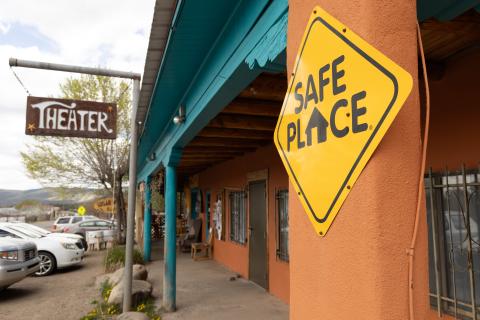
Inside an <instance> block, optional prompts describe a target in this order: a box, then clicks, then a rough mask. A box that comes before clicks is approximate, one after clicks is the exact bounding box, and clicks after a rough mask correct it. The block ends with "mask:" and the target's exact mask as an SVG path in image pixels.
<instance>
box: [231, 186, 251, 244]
mask: <svg viewBox="0 0 480 320" xmlns="http://www.w3.org/2000/svg"><path fill="white" fill-rule="evenodd" d="M245 194H246V193H245V192H244V191H232V192H230V194H229V197H230V240H232V241H233V242H237V243H240V244H245V243H246V238H247V236H246V229H247V228H246V225H247V215H246V210H245V208H246V204H245Z"/></svg>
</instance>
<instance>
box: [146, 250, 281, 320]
mask: <svg viewBox="0 0 480 320" xmlns="http://www.w3.org/2000/svg"><path fill="white" fill-rule="evenodd" d="M152 249H153V250H152V258H153V262H151V263H149V264H148V265H147V269H148V272H149V276H148V277H149V279H148V280H149V281H150V282H152V284H153V287H154V292H153V294H154V296H155V297H156V304H157V305H159V306H160V305H161V300H162V298H161V297H162V275H163V259H162V258H161V255H160V254H159V253H161V252H162V251H163V250H162V248H160V247H159V246H158V245H156V246H154V248H152ZM232 277H233V278H235V280H233V281H232V280H230V278H232ZM288 313H289V307H288V305H286V304H285V303H283V302H282V301H280V300H279V299H277V298H275V297H274V296H272V295H270V294H269V293H268V292H266V291H265V290H264V289H263V288H260V287H258V286H257V285H255V284H253V283H252V282H249V281H247V280H244V279H242V278H238V279H237V278H236V277H235V273H233V272H231V271H229V270H227V269H226V268H224V267H223V266H221V265H220V264H218V263H216V262H214V261H213V260H205V261H198V262H195V261H193V260H192V259H191V258H190V255H189V254H181V253H178V252H177V311H176V312H174V313H166V314H163V315H162V320H177V319H196V320H202V319H208V320H216V319H219V320H220V319H221V320H224V319H228V320H237V319H239V320H240V319H241V320H245V319H247V320H256V319H262V320H264V319H268V320H270V319H271V320H277V319H279V320H280V319H282V320H283V319H288Z"/></svg>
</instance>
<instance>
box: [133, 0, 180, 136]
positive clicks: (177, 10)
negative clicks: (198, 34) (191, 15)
mask: <svg viewBox="0 0 480 320" xmlns="http://www.w3.org/2000/svg"><path fill="white" fill-rule="evenodd" d="M183 4H184V1H183V0H179V1H178V2H177V4H176V8H175V13H174V14H173V18H172V22H171V23H170V30H169V31H168V36H167V43H166V44H165V48H164V50H163V52H164V54H163V55H162V61H161V62H160V67H159V68H158V73H157V78H156V79H155V84H154V86H153V91H152V92H153V95H152V97H150V101H149V104H148V109H147V114H146V116H145V119H144V123H147V121H148V115H149V114H150V107H151V103H152V101H153V100H154V98H155V94H156V92H157V85H158V82H159V78H160V75H161V73H162V70H163V68H164V66H165V58H166V57H167V54H169V53H170V50H169V48H170V43H171V41H172V37H173V33H174V32H175V25H176V23H177V21H178V17H179V16H180V13H181V12H182V8H183ZM144 132H145V131H142V133H141V135H140V139H141V138H142V136H143V133H144Z"/></svg>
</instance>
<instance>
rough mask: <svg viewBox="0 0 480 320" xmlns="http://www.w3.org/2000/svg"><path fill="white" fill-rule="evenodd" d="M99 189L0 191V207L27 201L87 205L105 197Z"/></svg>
mask: <svg viewBox="0 0 480 320" xmlns="http://www.w3.org/2000/svg"><path fill="white" fill-rule="evenodd" d="M104 194H105V193H104V191H103V190H98V189H82V188H71V189H61V190H60V191H59V189H55V188H41V189H32V190H5V189H0V207H12V206H15V205H16V204H18V203H20V202H22V201H25V200H36V201H39V202H40V203H42V204H48V205H73V204H79V203H86V202H91V201H93V200H95V199H96V198H99V197H102V196H103V195H104Z"/></svg>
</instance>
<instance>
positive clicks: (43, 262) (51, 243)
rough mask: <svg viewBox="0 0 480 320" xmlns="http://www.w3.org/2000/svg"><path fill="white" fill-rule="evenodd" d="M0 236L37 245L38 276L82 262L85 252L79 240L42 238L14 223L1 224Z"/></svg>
mask: <svg viewBox="0 0 480 320" xmlns="http://www.w3.org/2000/svg"><path fill="white" fill-rule="evenodd" d="M0 236H9V237H12V238H20V239H24V240H30V241H32V242H34V243H35V244H36V245H37V249H38V256H39V257H40V270H38V272H36V273H35V275H37V276H47V275H50V274H52V273H53V272H54V271H55V270H57V269H61V268H65V267H69V266H73V265H76V264H79V263H80V262H82V259H83V255H84V253H85V250H83V246H82V243H81V242H80V241H78V240H73V239H68V238H55V237H46V236H40V235H38V234H36V233H33V232H29V231H28V230H25V229H22V228H19V227H18V226H16V225H15V224H14V223H9V222H2V223H0Z"/></svg>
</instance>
